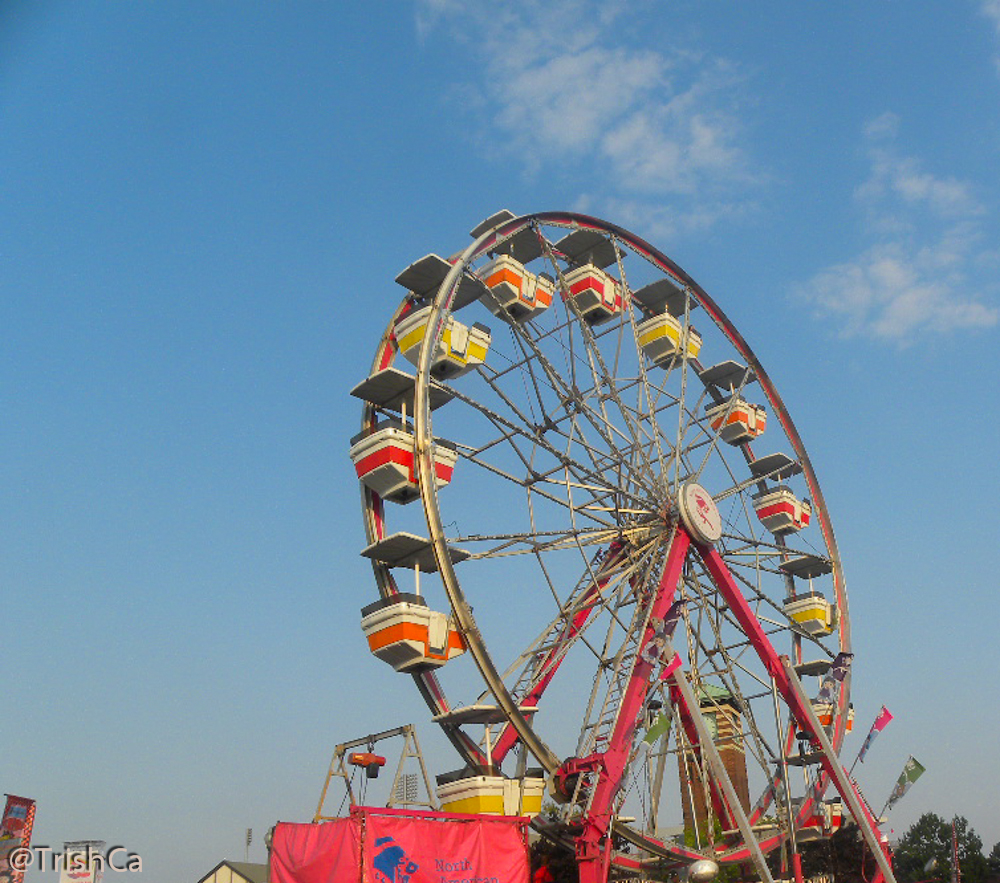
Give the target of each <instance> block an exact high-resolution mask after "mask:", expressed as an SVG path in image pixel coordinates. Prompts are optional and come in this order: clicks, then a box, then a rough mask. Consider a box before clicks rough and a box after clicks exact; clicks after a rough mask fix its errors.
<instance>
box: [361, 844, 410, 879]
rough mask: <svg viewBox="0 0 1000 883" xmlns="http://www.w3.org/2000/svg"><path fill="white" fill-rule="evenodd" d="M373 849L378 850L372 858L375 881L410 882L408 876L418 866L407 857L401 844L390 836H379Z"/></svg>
mask: <svg viewBox="0 0 1000 883" xmlns="http://www.w3.org/2000/svg"><path fill="white" fill-rule="evenodd" d="M375 849H376V850H378V851H377V852H376V853H375V857H374V858H373V859H372V867H373V868H374V869H375V872H376V873H375V883H410V877H412V876H413V875H414V874H415V873H416V871H417V869H418V868H419V867H420V866H419V865H418V864H417V863H416V862H414V861H411V860H410V859H409V857H408V856H407V855H406V852H405V851H404V850H403V847H402V846H400V845H399V844H398V843H396V841H395V840H393V839H392V838H391V837H379V838H378V839H377V840H376V841H375Z"/></svg>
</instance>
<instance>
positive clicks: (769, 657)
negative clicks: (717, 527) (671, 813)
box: [695, 544, 895, 883]
mask: <svg viewBox="0 0 1000 883" xmlns="http://www.w3.org/2000/svg"><path fill="white" fill-rule="evenodd" d="M695 548H696V550H697V552H698V554H699V556H701V559H702V561H703V562H704V564H705V569H706V570H707V571H708V573H709V576H710V577H711V578H712V582H713V583H714V584H715V587H716V588H717V589H718V590H719V593H720V594H721V595H722V597H723V599H724V600H725V602H726V603H727V604H728V605H729V609H730V610H731V611H732V613H733V615H734V616H735V617H736V621H737V622H738V623H739V624H740V628H742V629H743V632H744V634H745V635H746V636H747V638H749V639H750V643H751V644H752V645H753V648H754V650H756V652H757V655H758V656H759V657H760V660H761V662H763V663H764V666H765V667H766V668H767V670H768V672H769V673H770V674H771V676H772V677H773V678H774V682H775V686H776V688H777V690H778V692H779V693H780V694H781V696H782V698H783V699H784V700H785V703H786V704H787V705H788V708H789V710H790V711H791V713H792V715H793V717H794V718H795V720H796V722H797V723H798V725H799V726H800V727H802V729H804V730H805V731H806V732H807V733H809V735H810V738H811V740H812V741H813V742H814V743H816V744H817V745H818V746H819V747H820V748H821V749H822V755H821V762H822V764H823V769H824V770H825V771H826V773H827V775H829V777H830V779H831V780H832V781H833V783H834V785H835V787H836V788H837V791H839V792H840V795H841V797H843V799H844V802H845V803H846V804H847V805H848V808H849V809H850V810H851V814H852V815H853V816H854V819H855V821H856V822H857V823H858V827H859V828H861V832H862V834H863V835H864V837H865V840H866V841H868V844H869V848H871V849H872V851H873V852H875V853H876V855H875V858H876V860H877V861H878V862H879V870H880V871H881V873H882V875H883V876H884V877H885V879H886V880H887V881H889V883H895V880H894V878H893V875H892V869H891V868H890V867H889V866H888V863H887V862H886V859H885V854H884V851H883V849H882V846H881V843H880V842H879V831H878V825H877V824H876V822H875V819H874V818H873V817H872V816H871V814H870V813H869V812H868V810H867V808H866V807H865V806H864V801H862V800H861V799H860V798H859V796H858V793H857V790H856V788H855V787H854V784H853V783H852V782H851V781H850V779H849V778H848V776H847V773H846V771H845V770H844V768H843V766H842V765H841V763H840V760H839V758H837V756H836V754H835V753H834V751H833V746H832V745H831V744H830V741H829V739H828V738H827V736H826V732H825V731H824V730H823V727H822V726H820V724H819V721H818V720H817V719H816V714H815V712H814V711H813V708H812V705H811V704H810V702H809V699H808V697H806V695H805V692H804V690H803V689H802V684H801V683H800V682H799V679H798V676H797V675H796V674H795V669H794V668H793V667H792V663H791V660H790V659H789V658H788V657H787V656H779V655H778V653H777V652H776V651H775V649H774V647H773V646H772V645H771V641H770V640H769V638H768V637H767V635H766V634H765V633H764V629H763V627H762V626H761V624H760V623H759V622H758V621H757V617H756V616H754V614H753V611H752V610H751V609H750V605H749V604H748V603H747V600H746V598H744V597H743V593H742V592H741V591H740V589H739V587H738V586H737V585H736V581H735V580H734V579H733V576H732V574H731V573H730V572H729V568H728V567H727V566H726V563H725V561H723V559H722V556H721V555H720V554H719V553H718V551H717V550H716V549H714V548H713V547H711V546H703V545H700V544H696V545H695Z"/></svg>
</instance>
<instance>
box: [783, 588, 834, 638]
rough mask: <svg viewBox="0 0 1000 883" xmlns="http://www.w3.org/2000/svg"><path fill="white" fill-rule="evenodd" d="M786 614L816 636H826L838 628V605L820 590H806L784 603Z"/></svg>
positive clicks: (804, 629)
mask: <svg viewBox="0 0 1000 883" xmlns="http://www.w3.org/2000/svg"><path fill="white" fill-rule="evenodd" d="M784 610H785V616H787V617H788V618H789V619H790V620H792V622H794V623H795V624H796V625H797V626H799V627H800V628H801V629H802V630H803V631H805V632H807V633H808V634H810V635H812V636H813V637H814V638H824V637H826V636H827V635H830V634H832V633H833V630H834V629H835V628H837V623H838V621H839V618H840V617H839V616H838V614H837V607H836V605H834V604H832V603H830V602H829V601H827V599H826V598H825V597H824V596H823V595H822V594H821V593H820V592H806V593H804V594H800V595H798V596H796V597H795V598H788V599H786V600H785V603H784Z"/></svg>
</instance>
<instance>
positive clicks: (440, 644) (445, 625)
mask: <svg viewBox="0 0 1000 883" xmlns="http://www.w3.org/2000/svg"><path fill="white" fill-rule="evenodd" d="M361 630H362V631H363V632H364V633H365V638H367V640H368V649H369V650H371V652H372V653H374V654H375V656H377V657H378V658H379V659H381V660H382V661H383V662H388V663H389V665H391V666H392V667H393V668H394V669H395V670H396V671H402V672H420V671H429V670H431V669H435V668H440V667H441V666H442V665H444V664H445V663H446V662H447V661H448V660H449V659H454V658H455V657H456V656H459V655H460V654H462V653H464V652H465V644H464V643H463V642H462V636H461V634H460V633H459V632H458V630H457V629H456V628H454V626H453V624H452V621H451V618H450V617H449V616H448V615H447V614H446V613H438V612H437V611H434V610H431V609H430V608H429V607H428V606H427V602H426V601H425V600H424V599H423V598H421V597H420V596H419V595H413V594H407V593H402V592H401V593H399V594H397V595H393V596H391V597H389V598H382V599H381V600H379V601H376V602H375V603H374V604H369V605H368V606H367V607H363V608H362V610H361Z"/></svg>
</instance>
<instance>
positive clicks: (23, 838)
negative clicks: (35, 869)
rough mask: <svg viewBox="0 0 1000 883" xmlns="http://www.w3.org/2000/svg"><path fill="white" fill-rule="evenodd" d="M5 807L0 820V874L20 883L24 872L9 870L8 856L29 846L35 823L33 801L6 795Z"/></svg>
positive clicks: (14, 882)
mask: <svg viewBox="0 0 1000 883" xmlns="http://www.w3.org/2000/svg"><path fill="white" fill-rule="evenodd" d="M6 797H7V805H6V807H5V808H4V811H3V819H2V820H0V869H2V870H0V873H2V874H3V875H4V876H6V875H7V874H9V875H10V879H11V880H12V881H13V883H21V880H23V879H24V871H15V870H13V869H11V867H10V863H9V862H8V860H7V857H8V855H10V853H11V852H13V850H15V849H27V848H28V847H29V846H30V845H31V827H32V825H33V824H34V822H35V801H34V800H31V799H30V798H28V797H15V796H14V795H13V794H8V795H6Z"/></svg>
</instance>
